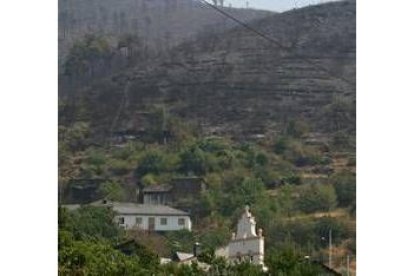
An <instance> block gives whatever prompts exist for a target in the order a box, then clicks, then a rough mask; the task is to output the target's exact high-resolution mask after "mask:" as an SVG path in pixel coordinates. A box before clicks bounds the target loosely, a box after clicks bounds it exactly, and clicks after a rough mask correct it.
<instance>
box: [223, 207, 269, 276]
mask: <svg viewBox="0 0 414 276" xmlns="http://www.w3.org/2000/svg"><path fill="white" fill-rule="evenodd" d="M216 254H217V255H221V256H223V257H227V258H228V260H229V261H230V262H241V261H249V262H252V263H253V264H256V265H260V266H262V267H263V269H264V270H266V267H265V265H264V237H263V231H262V229H260V228H259V229H258V231H257V233H256V220H255V218H254V216H253V215H252V214H251V213H250V208H249V206H246V208H245V210H244V213H243V215H242V216H241V218H240V219H239V222H238V224H237V232H236V233H233V234H232V239H231V241H230V243H229V245H228V246H227V247H225V248H222V249H219V250H218V252H216Z"/></svg>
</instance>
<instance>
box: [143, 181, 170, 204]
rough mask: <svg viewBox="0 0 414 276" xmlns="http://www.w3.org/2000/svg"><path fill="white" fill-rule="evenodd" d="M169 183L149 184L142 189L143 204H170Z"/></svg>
mask: <svg viewBox="0 0 414 276" xmlns="http://www.w3.org/2000/svg"><path fill="white" fill-rule="evenodd" d="M171 190H172V186H171V185H166V184H161V185H151V186H147V187H145V188H143V189H142V198H143V203H144V204H155V205H158V204H161V205H169V204H171Z"/></svg>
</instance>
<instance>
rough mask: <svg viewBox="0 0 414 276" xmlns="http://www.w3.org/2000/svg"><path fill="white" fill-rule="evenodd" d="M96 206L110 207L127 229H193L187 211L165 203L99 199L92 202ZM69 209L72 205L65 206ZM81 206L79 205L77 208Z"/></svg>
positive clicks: (116, 219) (118, 221) (119, 223)
mask: <svg viewBox="0 0 414 276" xmlns="http://www.w3.org/2000/svg"><path fill="white" fill-rule="evenodd" d="M90 205H91V206H96V207H107V208H108V207H109V208H112V210H114V212H115V214H116V215H115V222H116V223H117V224H118V225H119V226H120V227H122V228H125V229H140V230H148V231H178V230H183V229H186V230H188V231H191V227H192V224H191V219H190V216H189V214H188V213H187V212H184V211H181V210H178V209H174V208H171V207H169V206H165V205H148V204H136V203H125V202H110V201H106V200H103V201H97V202H93V203H91V204H90ZM65 207H66V208H68V209H72V210H73V209H76V208H73V206H72V205H67V206H65ZM79 207H80V206H79V205H77V208H79Z"/></svg>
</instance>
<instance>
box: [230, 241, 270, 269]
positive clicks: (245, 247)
mask: <svg viewBox="0 0 414 276" xmlns="http://www.w3.org/2000/svg"><path fill="white" fill-rule="evenodd" d="M228 248H229V249H228V250H229V258H230V260H232V261H236V260H237V253H240V255H241V256H242V258H243V256H246V259H248V256H249V253H250V252H251V253H252V254H253V256H254V258H253V262H254V263H256V264H263V261H264V260H263V258H264V238H263V237H254V238H247V239H240V240H232V241H231V242H230V243H229V247H228Z"/></svg>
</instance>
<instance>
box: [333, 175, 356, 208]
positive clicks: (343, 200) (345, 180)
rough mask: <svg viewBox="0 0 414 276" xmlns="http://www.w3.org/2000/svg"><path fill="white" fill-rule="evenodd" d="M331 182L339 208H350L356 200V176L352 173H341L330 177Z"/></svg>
mask: <svg viewBox="0 0 414 276" xmlns="http://www.w3.org/2000/svg"><path fill="white" fill-rule="evenodd" d="M331 181H332V183H333V186H334V188H335V192H336V195H337V197H338V204H339V206H341V207H347V206H351V205H352V203H353V202H355V199H356V176H355V174H354V173H352V172H348V171H343V172H340V173H337V174H335V175H333V176H332V178H331Z"/></svg>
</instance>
